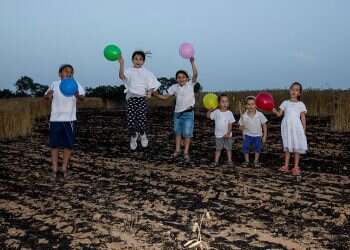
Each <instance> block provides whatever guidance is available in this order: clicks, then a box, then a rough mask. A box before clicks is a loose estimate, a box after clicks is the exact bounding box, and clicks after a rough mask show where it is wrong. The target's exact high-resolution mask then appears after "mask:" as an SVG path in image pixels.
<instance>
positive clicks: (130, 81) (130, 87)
mask: <svg viewBox="0 0 350 250" xmlns="http://www.w3.org/2000/svg"><path fill="white" fill-rule="evenodd" d="M124 75H125V77H126V80H125V81H124V86H125V91H124V92H125V93H126V99H129V97H131V96H146V94H147V91H148V90H151V89H154V90H157V89H158V88H159V87H160V85H161V84H160V82H159V81H158V80H157V78H156V77H155V76H154V74H153V73H152V72H151V71H149V70H147V69H146V68H144V67H141V68H135V67H133V68H128V69H126V70H125V73H124Z"/></svg>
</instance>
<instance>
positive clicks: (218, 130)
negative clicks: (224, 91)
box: [210, 109, 236, 138]
mask: <svg viewBox="0 0 350 250" xmlns="http://www.w3.org/2000/svg"><path fill="white" fill-rule="evenodd" d="M210 119H211V120H214V121H215V137H216V138H222V137H224V135H225V134H227V132H228V125H229V124H232V123H234V122H235V121H236V120H235V118H234V117H233V114H232V112H231V111H230V110H227V111H224V112H222V111H220V110H219V109H216V110H214V111H213V112H211V113H210ZM230 135H231V136H232V133H230Z"/></svg>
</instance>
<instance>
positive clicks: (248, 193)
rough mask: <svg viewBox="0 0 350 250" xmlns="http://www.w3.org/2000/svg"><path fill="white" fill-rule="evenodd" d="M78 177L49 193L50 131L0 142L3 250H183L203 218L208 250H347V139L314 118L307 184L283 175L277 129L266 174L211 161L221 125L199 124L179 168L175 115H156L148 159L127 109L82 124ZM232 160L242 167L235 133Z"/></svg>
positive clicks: (93, 113)
mask: <svg viewBox="0 0 350 250" xmlns="http://www.w3.org/2000/svg"><path fill="white" fill-rule="evenodd" d="M78 117H79V123H78V127H79V128H78V145H77V147H76V150H75V153H74V156H73V159H72V164H71V167H70V176H69V178H68V179H67V180H65V181H63V180H62V179H59V180H58V181H57V182H52V181H51V180H50V178H49V166H50V158H49V156H50V153H49V149H48V148H47V134H48V126H47V122H44V121H43V122H39V123H37V124H36V126H35V128H34V133H33V134H32V136H30V137H27V138H21V139H18V140H14V141H7V142H0V157H1V158H0V249H23V250H24V249H185V248H184V247H183V246H184V244H185V243H186V242H187V241H188V240H190V239H193V238H194V237H195V236H196V235H195V233H193V232H192V230H191V227H192V225H193V223H195V222H198V220H199V217H200V216H201V215H202V213H203V212H204V211H209V212H210V214H211V215H212V216H211V217H212V218H211V220H209V221H206V222H205V223H204V225H203V229H202V230H203V232H202V239H203V240H204V241H205V242H207V243H208V244H209V245H210V247H211V249H350V233H349V232H350V177H349V174H350V143H349V136H350V133H335V132H331V131H330V129H329V127H330V124H329V120H328V119H316V118H309V120H308V133H307V135H308V140H309V146H310V152H309V153H308V155H307V156H305V158H304V159H303V160H302V163H301V167H302V169H303V170H304V171H303V173H302V177H301V178H299V179H296V178H295V177H292V176H291V175H286V174H281V173H279V172H278V171H277V169H278V168H279V167H280V166H281V164H282V154H281V141H280V132H279V121H278V120H277V119H272V120H271V121H270V122H269V138H268V143H267V145H266V146H265V148H264V153H263V155H262V158H261V159H262V162H263V165H264V166H263V168H261V169H253V168H245V169H242V168H240V167H238V170H239V173H240V177H237V176H236V175H235V173H234V171H233V170H232V168H230V167H228V166H225V165H222V166H220V167H218V168H216V169H213V168H210V164H211V162H212V160H213V152H214V138H213V124H212V123H211V122H210V121H207V120H206V119H205V115H204V113H201V112H199V111H198V112H197V113H196V123H195V138H194V141H193V146H192V150H191V157H192V159H191V162H190V163H184V162H182V161H181V160H180V161H178V162H173V161H172V160H170V155H171V153H172V152H173V149H174V143H173V140H174V138H173V135H172V128H171V127H172V122H171V110H170V109H168V108H157V109H155V108H153V109H152V110H151V111H150V113H149V125H150V127H149V139H150V147H149V148H148V149H146V150H139V151H138V152H130V151H129V148H128V136H127V129H126V119H125V112H124V110H123V109H116V110H110V111H97V110H84V111H81V112H79V114H78ZM234 136H235V148H234V157H235V162H236V164H237V165H239V163H240V162H241V161H242V156H241V153H240V145H241V141H242V139H241V135H240V132H239V130H238V129H235V132H234Z"/></svg>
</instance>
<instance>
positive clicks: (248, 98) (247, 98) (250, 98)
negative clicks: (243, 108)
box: [245, 95, 256, 104]
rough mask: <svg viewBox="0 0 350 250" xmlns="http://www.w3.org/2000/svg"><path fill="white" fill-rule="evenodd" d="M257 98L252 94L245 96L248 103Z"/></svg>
mask: <svg viewBox="0 0 350 250" xmlns="http://www.w3.org/2000/svg"><path fill="white" fill-rule="evenodd" d="M255 100H256V98H255V96H252V95H250V96H247V97H246V98H245V103H246V104H247V103H248V102H249V101H255Z"/></svg>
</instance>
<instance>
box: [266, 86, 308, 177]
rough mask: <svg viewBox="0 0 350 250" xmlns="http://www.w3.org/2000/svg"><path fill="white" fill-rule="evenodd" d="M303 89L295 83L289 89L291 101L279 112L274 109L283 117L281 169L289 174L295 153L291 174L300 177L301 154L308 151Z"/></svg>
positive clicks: (284, 103) (280, 108)
mask: <svg viewBox="0 0 350 250" xmlns="http://www.w3.org/2000/svg"><path fill="white" fill-rule="evenodd" d="M302 92H303V87H302V85H301V84H300V83H299V82H294V83H292V85H291V86H290V87H289V94H290V98H289V100H285V101H283V102H282V104H281V105H280V107H279V111H277V110H276V109H273V112H274V113H275V114H276V115H277V116H278V117H281V116H283V120H282V124H281V133H282V140H283V148H284V152H285V158H284V165H283V166H282V167H281V168H280V169H279V170H280V171H283V172H289V159H290V154H291V153H294V167H293V168H292V170H291V172H292V174H293V175H300V172H301V171H300V167H299V161H300V154H305V153H306V151H307V140H306V118H305V116H306V112H307V110H306V107H305V104H304V103H303V102H302V101H300V99H301V95H302Z"/></svg>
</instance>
